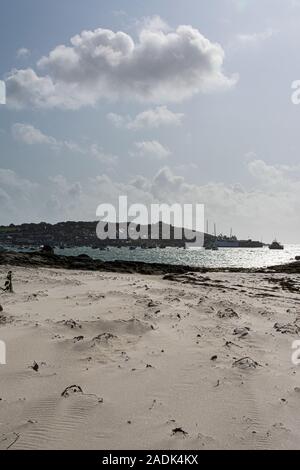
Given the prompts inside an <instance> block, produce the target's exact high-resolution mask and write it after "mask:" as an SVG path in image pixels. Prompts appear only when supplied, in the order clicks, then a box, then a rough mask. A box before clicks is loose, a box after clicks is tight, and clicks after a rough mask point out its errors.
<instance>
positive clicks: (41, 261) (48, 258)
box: [0, 251, 300, 275]
mask: <svg viewBox="0 0 300 470" xmlns="http://www.w3.org/2000/svg"><path fill="white" fill-rule="evenodd" d="M297 258H298V257H297ZM0 265H8V266H22V267H31V268H35V267H36V268H56V269H70V270H81V271H106V272H118V273H139V274H149V275H151V274H152V275H163V274H168V273H174V274H184V273H187V272H199V273H205V272H244V273H247V272H249V273H264V272H277V273H291V274H292V273H293V274H297V273H300V261H299V260H296V261H293V262H291V263H286V264H282V265H276V266H270V267H267V268H251V269H247V268H206V267H195V266H187V265H186V266H185V265H173V264H163V263H144V262H141V261H101V260H95V259H93V258H90V257H89V256H88V255H79V256H62V255H55V254H46V253H41V252H30V253H20V252H15V251H7V252H3V253H0Z"/></svg>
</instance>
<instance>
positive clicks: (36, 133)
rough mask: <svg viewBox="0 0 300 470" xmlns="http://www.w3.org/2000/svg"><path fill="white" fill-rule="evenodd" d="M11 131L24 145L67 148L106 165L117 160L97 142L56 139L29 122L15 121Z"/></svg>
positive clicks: (111, 164) (55, 149)
mask: <svg viewBox="0 0 300 470" xmlns="http://www.w3.org/2000/svg"><path fill="white" fill-rule="evenodd" d="M11 132H12V136H13V138H14V139H15V140H16V141H18V142H21V143H23V144H26V145H47V146H49V147H51V148H52V150H54V151H62V150H67V151H69V152H72V153H79V154H82V155H86V156H89V155H90V156H92V157H94V158H96V159H97V160H98V161H99V162H101V163H103V164H105V165H108V166H113V165H116V163H117V161H118V157H117V156H115V155H111V154H108V153H105V152H104V151H103V150H102V149H101V148H100V147H99V145H98V144H95V143H90V144H80V143H77V142H74V141H73V140H58V139H56V138H55V137H52V136H49V135H46V134H44V133H43V132H42V131H41V130H40V129H38V128H36V127H34V126H33V125H31V124H25V123H15V124H13V125H12V128H11Z"/></svg>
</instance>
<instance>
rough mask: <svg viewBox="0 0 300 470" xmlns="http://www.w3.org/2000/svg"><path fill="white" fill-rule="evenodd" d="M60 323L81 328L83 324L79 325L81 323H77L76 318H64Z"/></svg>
mask: <svg viewBox="0 0 300 470" xmlns="http://www.w3.org/2000/svg"><path fill="white" fill-rule="evenodd" d="M60 323H63V324H64V325H65V326H68V327H69V328H71V329H73V328H81V325H79V323H77V322H76V321H75V320H72V318H71V319H70V320H64V321H63V322H60Z"/></svg>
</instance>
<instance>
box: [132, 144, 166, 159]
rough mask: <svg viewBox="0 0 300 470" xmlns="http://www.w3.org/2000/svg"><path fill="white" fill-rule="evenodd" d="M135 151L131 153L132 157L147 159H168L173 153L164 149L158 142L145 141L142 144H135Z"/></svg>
mask: <svg viewBox="0 0 300 470" xmlns="http://www.w3.org/2000/svg"><path fill="white" fill-rule="evenodd" d="M134 147H135V150H134V151H132V152H130V155H131V156H132V157H147V158H158V159H164V158H167V157H168V156H169V155H170V154H171V152H170V150H169V149H168V148H167V147H164V146H163V145H162V144H161V143H160V142H158V141H157V140H145V141H142V142H135V143H134Z"/></svg>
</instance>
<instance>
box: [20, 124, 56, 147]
mask: <svg viewBox="0 0 300 470" xmlns="http://www.w3.org/2000/svg"><path fill="white" fill-rule="evenodd" d="M12 135H13V137H14V139H15V140H17V141H19V142H22V143H24V144H27V145H37V144H42V145H50V146H53V147H57V146H59V142H58V141H57V140H56V139H55V138H54V137H50V136H48V135H46V134H43V133H42V132H41V131H40V130H39V129H37V128H36V127H34V126H32V125H31V124H24V123H16V124H13V126H12Z"/></svg>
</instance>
